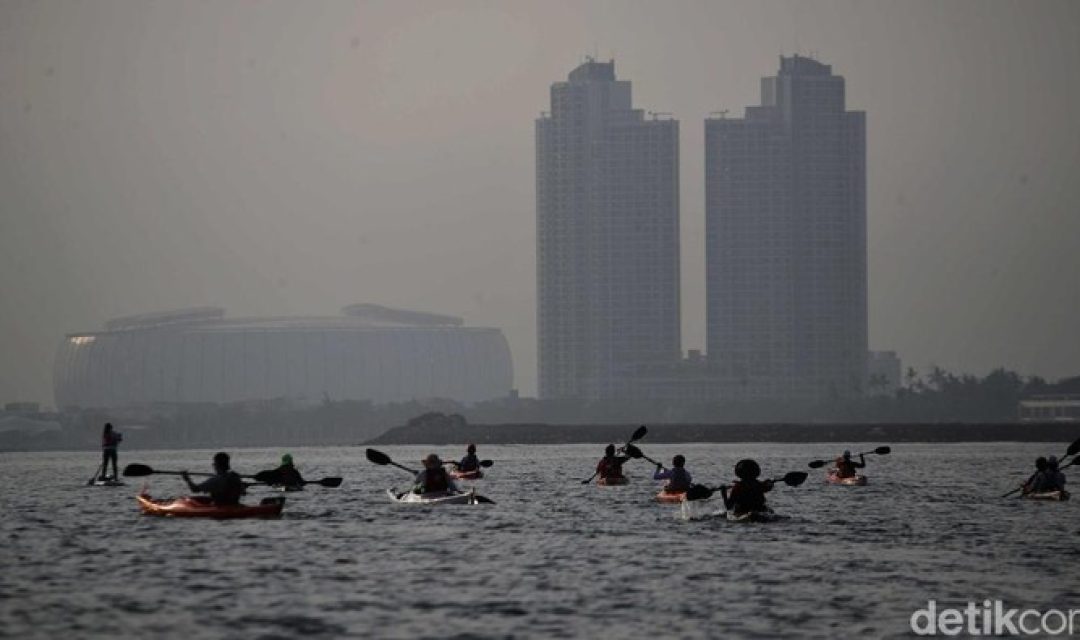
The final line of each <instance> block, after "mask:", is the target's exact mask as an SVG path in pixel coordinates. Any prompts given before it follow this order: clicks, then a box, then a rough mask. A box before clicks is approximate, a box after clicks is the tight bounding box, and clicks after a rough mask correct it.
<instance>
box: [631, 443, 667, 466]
mask: <svg viewBox="0 0 1080 640" xmlns="http://www.w3.org/2000/svg"><path fill="white" fill-rule="evenodd" d="M623 448H624V449H625V450H626V455H628V456H630V457H631V458H637V459H641V460H648V461H649V462H651V463H653V464H659V465H660V466H661V467H662V466H664V465H662V464H660V463H659V462H657V461H656V460H653V459H652V458H650V457H649V456H647V455H645V454H644V453H642V451H641V449H638V448H637V447H635V446H634V445H632V444H627V445H626V446H625V447H623Z"/></svg>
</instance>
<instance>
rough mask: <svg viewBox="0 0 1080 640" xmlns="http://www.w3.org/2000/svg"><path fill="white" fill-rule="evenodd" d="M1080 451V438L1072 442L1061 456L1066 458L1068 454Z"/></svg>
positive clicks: (1073, 454)
mask: <svg viewBox="0 0 1080 640" xmlns="http://www.w3.org/2000/svg"><path fill="white" fill-rule="evenodd" d="M1078 452H1080V439H1078V440H1076V442H1073V443H1072V444H1070V445H1069V448H1068V449H1066V450H1065V455H1064V456H1061V457H1062V458H1065V457H1067V456H1075V455H1076V454H1077V453H1078Z"/></svg>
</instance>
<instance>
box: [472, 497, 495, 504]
mask: <svg viewBox="0 0 1080 640" xmlns="http://www.w3.org/2000/svg"><path fill="white" fill-rule="evenodd" d="M473 500H476V502H477V504H495V501H494V500H492V499H491V498H485V497H484V496H473Z"/></svg>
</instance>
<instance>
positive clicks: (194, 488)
mask: <svg viewBox="0 0 1080 640" xmlns="http://www.w3.org/2000/svg"><path fill="white" fill-rule="evenodd" d="M180 477H181V478H183V479H184V482H186V483H187V486H188V490H189V491H191V492H192V493H201V492H202V489H201V488H200V485H196V484H195V483H194V482H192V481H191V476H189V475H188V472H187V471H181V472H180Z"/></svg>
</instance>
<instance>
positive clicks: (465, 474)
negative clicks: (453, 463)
mask: <svg viewBox="0 0 1080 640" xmlns="http://www.w3.org/2000/svg"><path fill="white" fill-rule="evenodd" d="M450 477H451V478H453V479H455V480H479V479H480V478H483V477H484V472H483V471H481V470H479V469H473V470H472V471H458V470H457V469H455V470H453V471H451V472H450Z"/></svg>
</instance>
